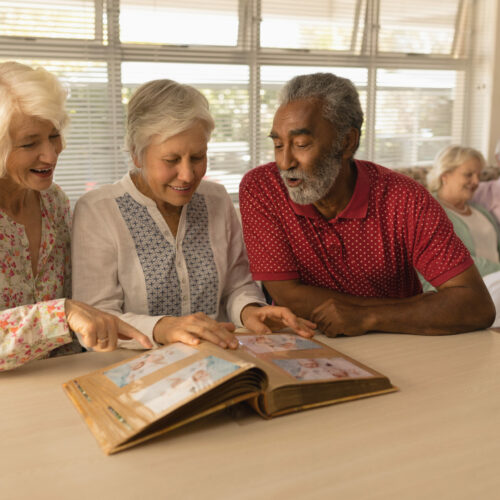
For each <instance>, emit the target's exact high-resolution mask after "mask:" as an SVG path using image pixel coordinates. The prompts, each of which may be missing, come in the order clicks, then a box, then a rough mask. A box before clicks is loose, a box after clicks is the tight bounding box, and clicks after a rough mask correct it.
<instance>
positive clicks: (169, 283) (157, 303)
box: [116, 193, 181, 316]
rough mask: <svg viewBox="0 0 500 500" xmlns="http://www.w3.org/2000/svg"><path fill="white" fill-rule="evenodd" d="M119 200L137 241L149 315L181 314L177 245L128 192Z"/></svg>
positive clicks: (117, 200)
mask: <svg viewBox="0 0 500 500" xmlns="http://www.w3.org/2000/svg"><path fill="white" fill-rule="evenodd" d="M116 203H117V205H118V208H119V210H120V212H121V215H122V217H123V219H124V221H125V223H126V224H127V227H128V229H129V231H130V235H131V236H132V239H133V240H134V244H135V248H136V251H137V256H138V258H139V262H140V263H141V267H142V271H143V273H144V279H145V282H146V292H147V297H148V306H149V314H150V315H151V316H160V315H168V316H181V290H180V283H179V276H178V274H177V269H176V265H175V260H176V259H175V257H176V252H175V247H174V246H173V245H172V244H171V243H170V242H169V241H167V240H166V239H165V237H164V235H163V234H162V233H161V231H160V229H159V228H158V226H157V225H156V223H155V221H154V220H153V218H152V217H151V215H150V214H149V212H148V209H147V207H145V206H144V205H141V204H140V203H138V202H137V201H135V200H134V199H133V198H132V196H130V195H129V194H128V193H125V194H124V195H123V196H121V197H119V198H116Z"/></svg>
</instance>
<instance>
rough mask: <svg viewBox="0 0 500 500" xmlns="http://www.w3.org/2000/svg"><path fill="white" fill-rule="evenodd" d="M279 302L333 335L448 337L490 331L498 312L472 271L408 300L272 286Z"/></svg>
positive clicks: (290, 285)
mask: <svg viewBox="0 0 500 500" xmlns="http://www.w3.org/2000/svg"><path fill="white" fill-rule="evenodd" d="M266 286H267V288H268V291H269V292H270V293H271V295H272V296H273V298H274V300H275V302H276V303H277V304H280V305H285V306H287V307H289V308H290V309H292V311H293V312H294V313H295V314H297V315H300V316H302V317H306V318H308V319H311V320H312V321H314V322H315V323H317V324H318V328H319V329H320V330H321V331H323V332H324V333H325V334H327V335H329V336H335V335H338V334H345V335H361V334H363V333H366V332H370V331H383V332H395V333H396V332H397V333H410V334H420V335H446V334H453V333H461V332H466V331H473V330H478V329H483V328H487V327H488V326H490V325H491V323H492V321H493V320H494V317H495V308H494V306H493V303H492V301H491V298H490V296H489V294H488V292H487V290H486V288H485V286H484V283H483V281H482V279H481V278H480V276H479V274H478V273H477V270H476V269H475V268H474V266H472V268H470V269H469V270H467V271H465V272H464V273H462V274H461V275H460V276H459V277H456V278H453V279H452V280H450V281H448V282H447V283H446V284H445V285H443V286H442V287H440V288H439V289H438V291H437V292H429V293H425V294H419V295H415V296H412V297H408V298H404V299H392V298H376V297H373V298H371V297H368V298H367V297H356V296H352V295H344V294H341V293H339V292H335V291H333V290H328V289H324V288H319V287H313V286H308V285H302V284H301V283H300V282H298V281H293V282H286V284H285V282H281V283H278V282H276V283H269V282H267V283H266Z"/></svg>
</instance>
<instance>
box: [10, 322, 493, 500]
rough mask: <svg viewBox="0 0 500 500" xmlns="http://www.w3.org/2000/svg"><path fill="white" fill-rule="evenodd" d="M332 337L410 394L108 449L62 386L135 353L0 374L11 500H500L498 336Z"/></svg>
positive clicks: (207, 425) (196, 427) (195, 427)
mask: <svg viewBox="0 0 500 500" xmlns="http://www.w3.org/2000/svg"><path fill="white" fill-rule="evenodd" d="M319 338H320V340H322V341H324V342H327V343H329V344H331V345H332V346H333V347H335V348H337V349H339V350H340V351H343V352H345V353H346V354H348V355H350V356H352V357H354V358H356V359H358V360H360V361H362V362H363V363H366V364H368V365H369V366H371V367H373V368H374V369H376V370H379V371H381V372H382V373H384V374H386V375H388V376H389V377H390V378H391V380H392V382H393V383H394V384H395V385H397V386H398V387H400V389H401V391H400V392H397V393H393V394H388V395H384V396H379V397H374V398H368V399H364V400H358V401H353V402H349V403H344V404H340V405H335V406H330V407H326V408H321V409H316V410H311V411H307V412H302V413H297V414H294V415H288V416H285V417H281V418H277V419H275V420H271V421H265V420H262V419H260V418H259V417H258V416H256V415H254V414H252V413H250V411H248V412H243V413H242V414H241V415H239V416H238V417H235V416H234V415H230V414H227V413H220V414H217V415H214V416H211V417H208V418H207V419H205V420H203V421H199V422H196V423H194V424H191V425H190V426H187V427H185V428H181V429H178V430H176V431H174V432H172V433H170V434H167V435H165V436H163V437H160V438H158V439H155V440H153V441H149V442H147V443H145V444H143V445H141V446H138V447H135V448H132V449H130V450H127V451H124V452H122V453H118V454H117V455H113V456H110V457H106V456H105V455H104V454H103V453H102V452H101V450H100V448H99V447H98V446H97V443H96V442H95V440H94V437H93V436H92V435H91V433H90V431H89V430H88V429H87V427H86V425H85V424H84V422H83V420H82V419H81V417H80V415H79V414H78V413H77V411H76V410H75V408H74V407H73V405H72V404H71V403H70V401H69V399H68V398H67V397H66V395H65V394H64V393H63V390H62V388H61V383H62V382H64V381H66V380H68V379H70V378H72V377H74V376H77V375H80V374H82V373H86V372H88V371H91V370H93V369H97V368H100V367H102V366H105V365H107V364H109V363H111V362H114V361H117V360H119V359H123V358H125V357H129V356H130V355H131V354H132V353H130V352H127V351H118V352H114V353H109V354H97V353H89V354H81V355H76V356H69V357H65V358H56V359H50V360H44V361H37V362H33V363H31V364H28V365H26V366H25V367H22V368H20V369H18V370H14V371H12V372H6V373H1V374H0V402H1V403H0V429H1V445H0V451H1V453H0V498H1V499H2V500H4V499H5V500H11V499H18V498H20V499H28V498H33V499H37V500H38V499H87V498H88V499H93V500H101V499H115V498H116V499H120V500H125V499H141V500H142V499H156V498H168V499H183V500H185V499H198V498H200V499H218V500H225V499H233V498H237V499H255V498H259V499H265V500H267V499H296V498H305V499H316V498H317V499H320V498H321V499H331V498H334V497H335V498H339V499H343V500H346V499H356V500H364V499H381V500H382V499H383V500H390V499H398V500H400V499H404V500H408V499H425V500H434V499H439V500H442V499H454V500H456V499H467V500H476V499H481V500H489V499H498V498H500V334H499V333H496V332H493V331H482V332H476V333H470V334H462V335H456V336H450V337H419V336H412V335H388V334H371V335H366V336H363V337H356V338H338V339H325V338H323V337H321V336H319Z"/></svg>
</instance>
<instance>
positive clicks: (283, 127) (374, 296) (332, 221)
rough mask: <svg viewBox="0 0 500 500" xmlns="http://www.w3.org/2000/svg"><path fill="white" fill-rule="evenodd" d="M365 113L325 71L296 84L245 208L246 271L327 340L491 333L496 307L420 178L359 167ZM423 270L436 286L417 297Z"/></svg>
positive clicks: (248, 184) (251, 179)
mask: <svg viewBox="0 0 500 500" xmlns="http://www.w3.org/2000/svg"><path fill="white" fill-rule="evenodd" d="M362 122H363V112H362V110H361V106H360V103H359V97H358V93H357V91H356V89H355V88H354V85H353V84H352V83H351V82H350V81H349V80H346V79H344V78H339V77H337V76H335V75H333V74H330V73H317V74H313V75H303V76H298V77H295V78H294V79H292V80H291V81H290V82H288V84H287V85H286V86H285V88H284V90H283V91H282V97H281V105H280V107H279V108H278V110H277V112H276V115H275V117H274V122H273V127H272V130H271V133H270V137H271V139H272V140H273V142H274V149H275V159H276V163H269V164H267V165H262V166H260V167H257V168H254V169H252V170H251V171H249V172H248V173H247V174H246V175H245V177H244V178H243V180H242V182H241V185H240V209H241V215H242V222H243V232H244V236H245V243H246V246H247V249H248V255H249V258H250V268H251V271H252V275H253V278H254V279H255V280H261V281H263V283H264V285H265V287H266V289H267V291H268V292H269V293H270V295H271V297H272V298H273V300H274V301H275V302H276V303H277V304H279V305H283V306H288V307H289V308H291V309H292V310H293V311H294V312H295V313H296V314H297V315H299V316H303V317H306V318H309V319H311V320H312V321H315V322H316V323H317V324H318V328H319V329H320V330H322V331H323V332H324V333H325V334H327V335H329V336H335V335H338V334H345V335H360V334H363V333H366V332H369V331H385V332H401V333H413V334H423V335H440V334H450V333H459V332H465V331H471V330H476V329H481V328H486V327H488V326H489V325H491V323H492V321H493V320H494V318H495V308H494V306H493V303H492V301H491V299H490V296H489V294H488V292H487V290H486V288H485V286H484V284H483V281H482V279H481V277H480V276H479V273H478V272H477V270H476V268H475V266H474V264H473V262H472V259H471V257H470V255H469V253H468V251H467V249H466V248H465V246H464V245H463V244H462V242H461V241H460V240H459V239H458V238H457V237H456V235H455V234H454V232H453V227H452V225H451V222H450V221H449V220H448V218H447V217H446V214H445V213H444V211H443V210H442V209H441V207H440V206H439V204H438V203H437V202H436V201H435V200H434V198H433V197H432V196H430V194H429V193H428V192H427V191H426V190H425V189H424V188H423V187H422V186H421V185H420V184H418V183H416V182H414V181H413V180H412V179H410V178H407V177H405V176H403V175H400V174H397V173H395V172H392V171H391V170H388V169H386V168H384V167H381V166H379V165H376V164H374V163H371V162H367V161H361V160H354V159H353V156H354V153H355V151H356V149H357V147H358V145H359V137H360V131H361V125H362ZM417 271H418V272H419V273H420V274H421V275H422V276H423V277H424V278H425V279H426V280H427V281H429V282H430V283H431V284H432V285H434V286H435V287H436V289H437V292H431V293H426V294H423V293H422V287H421V284H420V280H419V278H418V275H417Z"/></svg>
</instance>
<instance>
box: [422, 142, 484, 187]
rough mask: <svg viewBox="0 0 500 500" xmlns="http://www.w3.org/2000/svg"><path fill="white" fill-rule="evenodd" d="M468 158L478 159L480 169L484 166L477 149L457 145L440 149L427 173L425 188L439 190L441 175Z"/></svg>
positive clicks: (482, 158) (441, 184)
mask: <svg viewBox="0 0 500 500" xmlns="http://www.w3.org/2000/svg"><path fill="white" fill-rule="evenodd" d="M470 159H474V160H478V161H479V163H480V164H481V169H483V168H484V167H485V166H486V160H485V159H484V156H483V155H482V154H481V153H480V152H479V151H478V150H477V149H474V148H466V147H463V146H457V145H452V146H448V147H446V148H444V149H442V150H441V151H440V152H439V153H438V154H437V156H436V158H435V159H434V164H433V166H432V168H431V169H430V170H429V172H428V173H427V188H428V189H429V191H431V192H434V191H439V190H440V189H441V187H442V186H443V175H444V174H446V173H447V172H452V171H453V170H455V169H456V168H457V167H459V166H460V165H462V164H463V163H465V162H466V161H467V160H470Z"/></svg>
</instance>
